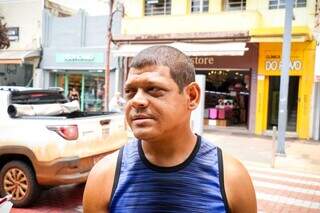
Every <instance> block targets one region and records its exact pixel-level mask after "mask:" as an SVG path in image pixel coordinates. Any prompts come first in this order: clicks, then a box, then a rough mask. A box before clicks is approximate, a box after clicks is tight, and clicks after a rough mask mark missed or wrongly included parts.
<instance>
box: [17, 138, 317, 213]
mask: <svg viewBox="0 0 320 213" xmlns="http://www.w3.org/2000/svg"><path fill="white" fill-rule="evenodd" d="M204 136H205V137H206V138H209V139H210V140H211V141H214V142H215V143H216V144H217V145H219V146H220V147H222V149H223V150H224V151H225V152H226V153H230V154H231V155H233V156H235V157H236V158H238V159H240V161H241V162H242V163H243V164H244V165H245V166H246V168H247V169H248V171H249V174H250V176H251V177H252V179H253V184H254V187H255V190H256V196H257V201H258V211H259V212H260V213H262V212H264V213H273V212H280V213H282V212H283V213H284V212H299V213H304V212H308V213H313V212H314V213H316V212H319V211H320V170H319V166H320V164H318V160H319V157H320V156H318V154H317V153H319V149H320V145H318V143H310V142H309V143H306V142H304V143H303V142H299V143H296V142H294V141H292V140H291V141H288V144H287V146H286V147H287V157H286V158H277V159H276V164H275V167H276V168H274V169H273V168H271V167H270V158H271V157H270V156H271V155H270V153H271V147H272V145H271V139H270V138H261V137H253V136H243V135H234V134H227V133H215V134H213V133H212V132H205V134H204ZM239 147H242V149H239ZM310 150H313V152H311V151H310ZM305 152H307V153H309V154H308V155H307V154H305ZM312 153H313V154H312ZM292 162H294V163H292ZM312 171H314V172H312ZM83 189H84V185H68V186H61V187H55V188H52V189H49V190H47V191H45V192H43V194H42V196H41V198H40V199H39V202H37V203H36V204H35V205H34V206H33V207H30V208H28V209H14V210H13V211H12V212H13V213H33V212H82V206H81V200H82V193H83Z"/></svg>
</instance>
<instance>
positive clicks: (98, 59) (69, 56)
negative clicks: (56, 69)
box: [56, 53, 104, 64]
mask: <svg viewBox="0 0 320 213" xmlns="http://www.w3.org/2000/svg"><path fill="white" fill-rule="evenodd" d="M103 58H104V55H103V53H81V54H77V53H57V54H56V62H57V63H64V64H65V63H66V64H102V63H103V62H104V60H103Z"/></svg>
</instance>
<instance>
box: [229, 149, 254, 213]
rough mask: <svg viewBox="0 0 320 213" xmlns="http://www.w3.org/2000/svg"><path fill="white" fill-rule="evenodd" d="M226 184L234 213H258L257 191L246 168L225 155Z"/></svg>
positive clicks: (230, 205)
mask: <svg viewBox="0 0 320 213" xmlns="http://www.w3.org/2000/svg"><path fill="white" fill-rule="evenodd" d="M223 164H224V184H225V191H226V196H227V200H228V204H229V208H230V210H231V212H232V213H243V212H246V213H256V212H257V200H256V194H255V190H254V187H253V184H252V181H251V178H250V176H249V174H248V171H247V170H246V169H245V167H244V166H243V165H242V164H241V163H240V162H239V161H238V160H236V159H234V158H233V157H231V156H228V155H225V154H224V155H223Z"/></svg>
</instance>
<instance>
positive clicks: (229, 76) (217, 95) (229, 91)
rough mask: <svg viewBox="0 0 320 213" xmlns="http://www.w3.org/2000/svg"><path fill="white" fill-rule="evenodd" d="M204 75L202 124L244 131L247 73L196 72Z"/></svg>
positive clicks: (248, 89)
mask: <svg viewBox="0 0 320 213" xmlns="http://www.w3.org/2000/svg"><path fill="white" fill-rule="evenodd" d="M197 74H204V75H206V90H205V116H204V118H205V124H207V125H208V126H209V127H210V126H222V127H227V126H234V127H245V128H248V117H249V116H248V115H249V105H250V104H249V100H250V76H251V71H250V70H236V69H235V70H227V69H224V70H220V69H219V70H197Z"/></svg>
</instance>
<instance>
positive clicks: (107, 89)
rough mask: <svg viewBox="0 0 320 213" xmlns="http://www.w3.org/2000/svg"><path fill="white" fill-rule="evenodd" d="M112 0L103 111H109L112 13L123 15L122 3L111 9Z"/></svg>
mask: <svg viewBox="0 0 320 213" xmlns="http://www.w3.org/2000/svg"><path fill="white" fill-rule="evenodd" d="M114 3H115V1H114V0H109V13H108V15H109V18H108V26H107V27H108V28H107V36H106V40H107V43H106V56H105V57H106V64H105V85H104V100H105V101H104V109H105V111H109V85H110V55H111V54H110V50H111V42H113V38H112V23H113V15H114V14H115V13H116V12H121V14H122V16H123V15H124V6H123V4H122V3H120V2H117V8H116V9H115V10H114V11H112V10H113V7H114Z"/></svg>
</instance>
